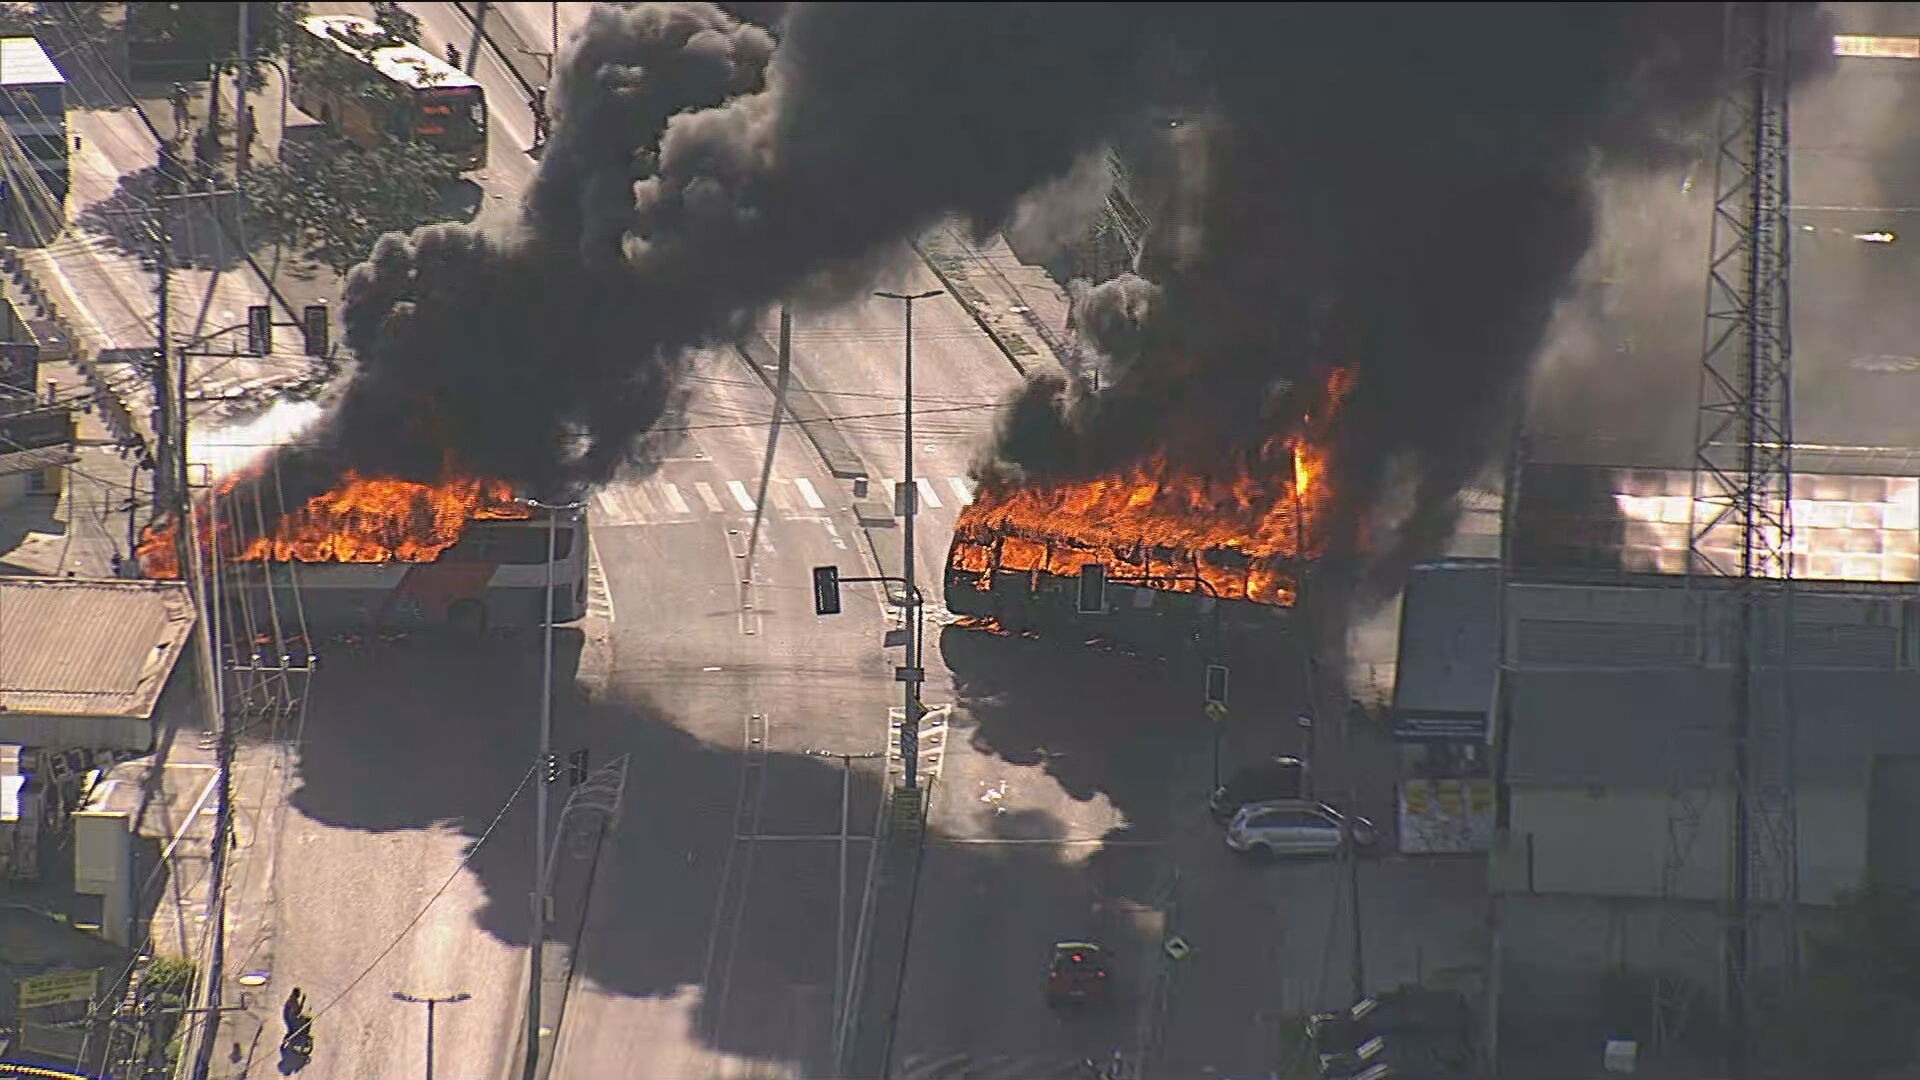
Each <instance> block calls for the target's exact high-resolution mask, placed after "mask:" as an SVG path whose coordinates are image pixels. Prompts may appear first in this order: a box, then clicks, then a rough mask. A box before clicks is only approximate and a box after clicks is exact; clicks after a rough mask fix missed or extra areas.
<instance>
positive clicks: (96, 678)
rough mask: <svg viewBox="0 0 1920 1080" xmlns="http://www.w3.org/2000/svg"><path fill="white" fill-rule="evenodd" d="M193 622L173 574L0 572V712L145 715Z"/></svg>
mask: <svg viewBox="0 0 1920 1080" xmlns="http://www.w3.org/2000/svg"><path fill="white" fill-rule="evenodd" d="M193 624H194V615H193V604H192V601H191V600H190V598H189V597H188V594H187V588H186V586H185V585H183V584H181V583H179V582H170V581H168V582H162V581H119V580H107V581H96V580H81V579H72V578H66V579H51V578H0V713H27V714H33V715H42V716H116V717H133V718H137V719H145V718H147V717H150V716H152V715H153V710H154V706H155V705H156V704H157V703H158V702H159V700H160V692H161V690H163V689H164V688H165V687H166V683H167V678H168V676H169V675H171V674H172V672H173V669H174V666H175V665H176V664H177V663H178V662H179V659H180V655H181V653H183V652H184V651H185V650H186V647H187V640H188V637H189V635H190V634H191V632H192V630H193Z"/></svg>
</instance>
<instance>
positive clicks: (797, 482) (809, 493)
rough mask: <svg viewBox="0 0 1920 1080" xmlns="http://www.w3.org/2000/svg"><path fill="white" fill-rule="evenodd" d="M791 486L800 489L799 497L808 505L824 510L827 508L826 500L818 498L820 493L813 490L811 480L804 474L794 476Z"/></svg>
mask: <svg viewBox="0 0 1920 1080" xmlns="http://www.w3.org/2000/svg"><path fill="white" fill-rule="evenodd" d="M793 486H794V487H797V488H799V489H800V497H801V498H803V499H805V500H807V505H808V506H809V507H811V508H813V509H815V510H825V509H826V508H827V504H826V501H825V500H823V499H822V498H820V493H819V492H817V491H815V490H813V481H811V480H809V479H807V478H806V477H804V476H799V477H795V478H794V481H793Z"/></svg>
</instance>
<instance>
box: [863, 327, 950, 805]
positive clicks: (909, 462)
mask: <svg viewBox="0 0 1920 1080" xmlns="http://www.w3.org/2000/svg"><path fill="white" fill-rule="evenodd" d="M941 294H942V290H940V289H929V290H927V291H926V292H919V293H895V292H876V293H874V294H873V295H875V296H879V297H883V298H885V299H888V300H898V301H900V302H902V303H903V304H905V305H906V315H907V345H906V376H905V380H904V391H905V395H904V396H905V399H906V403H905V406H904V411H903V415H904V417H905V435H906V463H905V464H906V468H905V471H906V478H905V479H904V480H902V481H901V482H900V488H901V490H902V491H904V492H905V493H906V494H904V495H896V496H895V497H894V501H895V502H896V503H897V504H898V505H899V507H900V509H901V516H902V517H904V518H905V519H906V521H905V523H904V524H905V526H906V527H905V529H904V530H902V535H901V545H900V546H901V560H902V562H903V563H904V564H905V565H903V566H902V567H901V569H900V574H901V576H902V577H904V578H905V579H906V582H907V591H906V597H905V599H906V603H907V618H908V619H909V620H910V621H909V623H908V625H907V662H906V664H905V665H904V666H903V668H902V669H901V681H902V682H904V683H906V703H905V709H904V710H903V714H902V716H901V718H900V767H901V770H902V779H903V780H904V782H905V784H906V788H907V790H908V791H913V790H914V789H916V788H917V787H918V786H919V778H920V684H921V682H922V681H923V680H924V679H925V678H926V672H925V670H924V669H923V668H922V667H921V664H922V649H921V646H922V642H921V639H920V635H921V608H920V575H919V574H917V573H915V572H914V567H913V521H914V515H915V512H916V511H917V510H918V509H919V504H920V499H919V494H920V492H919V489H917V488H916V487H915V486H914V478H913V302H914V301H915V300H929V299H932V298H933V297H936V296H939V295H941Z"/></svg>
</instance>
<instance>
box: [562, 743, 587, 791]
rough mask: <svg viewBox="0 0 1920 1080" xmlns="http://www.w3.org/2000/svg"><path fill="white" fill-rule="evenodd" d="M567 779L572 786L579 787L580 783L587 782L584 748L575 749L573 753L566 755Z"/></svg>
mask: <svg viewBox="0 0 1920 1080" xmlns="http://www.w3.org/2000/svg"><path fill="white" fill-rule="evenodd" d="M567 780H568V782H569V783H571V784H572V785H573V786H574V787H579V786H580V785H581V784H584V783H586V782H587V752H586V750H585V749H580V750H575V751H574V752H573V753H571V754H568V755H567Z"/></svg>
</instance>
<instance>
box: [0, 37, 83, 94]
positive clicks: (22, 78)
mask: <svg viewBox="0 0 1920 1080" xmlns="http://www.w3.org/2000/svg"><path fill="white" fill-rule="evenodd" d="M66 81H67V77H66V76H65V75H62V74H60V68H59V66H58V65H56V64H55V63H54V62H53V57H51V56H48V55H47V50H45V49H43V48H41V47H40V43H39V42H38V41H35V40H34V39H33V38H30V37H9V38H0V86H48V85H63V84H65V83H66Z"/></svg>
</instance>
